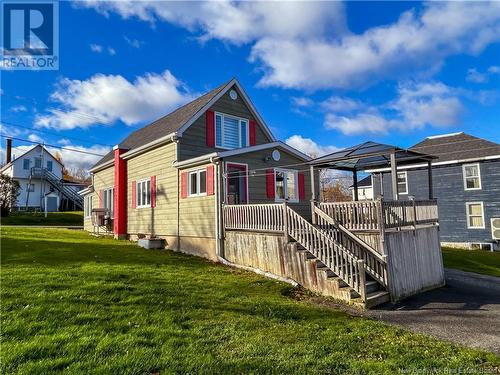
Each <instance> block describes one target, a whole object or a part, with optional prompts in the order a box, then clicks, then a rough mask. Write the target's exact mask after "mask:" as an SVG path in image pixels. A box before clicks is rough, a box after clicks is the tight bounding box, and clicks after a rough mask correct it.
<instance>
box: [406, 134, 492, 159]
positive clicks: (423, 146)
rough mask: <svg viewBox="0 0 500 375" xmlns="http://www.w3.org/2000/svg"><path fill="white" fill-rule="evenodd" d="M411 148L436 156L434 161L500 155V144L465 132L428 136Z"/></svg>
mask: <svg viewBox="0 0 500 375" xmlns="http://www.w3.org/2000/svg"><path fill="white" fill-rule="evenodd" d="M410 150H412V151H417V152H421V153H424V154H430V155H434V156H436V157H437V160H435V161H433V163H436V162H446V161H454V160H468V159H480V158H484V157H487V156H495V155H499V157H500V144H498V143H495V142H492V141H488V140H486V139H483V138H479V137H474V136H473V135H470V134H466V133H463V132H460V133H453V134H444V135H439V136H433V137H427V138H426V139H424V140H423V141H421V142H419V143H417V144H416V145H414V146H412V147H410Z"/></svg>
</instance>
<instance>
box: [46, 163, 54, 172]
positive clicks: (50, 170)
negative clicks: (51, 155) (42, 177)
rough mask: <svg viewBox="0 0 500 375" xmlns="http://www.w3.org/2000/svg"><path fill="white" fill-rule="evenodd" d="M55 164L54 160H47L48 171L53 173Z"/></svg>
mask: <svg viewBox="0 0 500 375" xmlns="http://www.w3.org/2000/svg"><path fill="white" fill-rule="evenodd" d="M52 167H53V162H52V160H47V170H48V171H49V172H52Z"/></svg>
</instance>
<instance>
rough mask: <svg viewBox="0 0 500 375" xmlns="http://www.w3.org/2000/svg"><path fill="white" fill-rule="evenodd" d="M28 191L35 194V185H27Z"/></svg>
mask: <svg viewBox="0 0 500 375" xmlns="http://www.w3.org/2000/svg"><path fill="white" fill-rule="evenodd" d="M26 190H28V191H29V192H30V193H33V192H34V191H35V184H27V185H26Z"/></svg>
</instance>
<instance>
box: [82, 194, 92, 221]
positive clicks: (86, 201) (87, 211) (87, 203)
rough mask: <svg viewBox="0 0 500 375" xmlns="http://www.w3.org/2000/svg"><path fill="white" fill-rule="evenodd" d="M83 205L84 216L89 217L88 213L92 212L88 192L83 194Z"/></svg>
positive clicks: (90, 198) (90, 197)
mask: <svg viewBox="0 0 500 375" xmlns="http://www.w3.org/2000/svg"><path fill="white" fill-rule="evenodd" d="M84 207H85V217H90V215H91V214H92V195H90V194H89V195H87V196H85V202H84Z"/></svg>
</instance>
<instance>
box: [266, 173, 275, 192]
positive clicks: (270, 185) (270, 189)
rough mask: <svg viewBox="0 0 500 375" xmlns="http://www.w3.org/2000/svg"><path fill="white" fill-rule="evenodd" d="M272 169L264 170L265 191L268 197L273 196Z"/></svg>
mask: <svg viewBox="0 0 500 375" xmlns="http://www.w3.org/2000/svg"><path fill="white" fill-rule="evenodd" d="M274 181H275V179H274V169H268V170H267V171H266V192H267V197H268V198H270V199H274V198H275V196H276V195H275V193H276V191H275V189H274Z"/></svg>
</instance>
